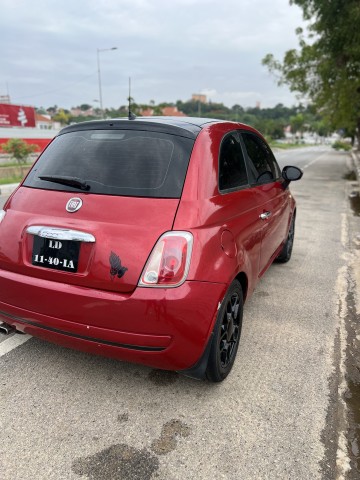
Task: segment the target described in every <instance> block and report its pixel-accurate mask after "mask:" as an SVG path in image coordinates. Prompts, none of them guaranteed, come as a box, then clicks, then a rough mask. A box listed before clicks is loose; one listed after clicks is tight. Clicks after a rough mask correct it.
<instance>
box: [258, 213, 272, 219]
mask: <svg viewBox="0 0 360 480" xmlns="http://www.w3.org/2000/svg"><path fill="white" fill-rule="evenodd" d="M259 216H260V218H261V220H266V219H267V218H269V217H271V212H264V213H262V214H261V215H259Z"/></svg>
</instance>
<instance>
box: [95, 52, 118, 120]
mask: <svg viewBox="0 0 360 480" xmlns="http://www.w3.org/2000/svg"><path fill="white" fill-rule="evenodd" d="M110 50H117V47H112V48H98V49H97V50H96V53H97V67H98V80H99V100H100V110H101V116H102V118H104V110H103V103H102V90H101V73H100V53H101V52H108V51H110Z"/></svg>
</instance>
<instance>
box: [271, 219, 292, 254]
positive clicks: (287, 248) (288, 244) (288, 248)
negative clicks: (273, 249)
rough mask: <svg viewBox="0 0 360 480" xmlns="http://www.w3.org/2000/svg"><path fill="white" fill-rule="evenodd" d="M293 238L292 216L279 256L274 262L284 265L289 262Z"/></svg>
mask: <svg viewBox="0 0 360 480" xmlns="http://www.w3.org/2000/svg"><path fill="white" fill-rule="evenodd" d="M294 238H295V216H293V218H292V220H291V224H290V228H289V233H288V236H287V239H286V242H285V244H284V246H283V248H282V250H281V252H280V253H279V255H278V256H277V257H276V261H277V262H279V263H286V262H288V261H289V260H290V258H291V254H292V249H293V246H294Z"/></svg>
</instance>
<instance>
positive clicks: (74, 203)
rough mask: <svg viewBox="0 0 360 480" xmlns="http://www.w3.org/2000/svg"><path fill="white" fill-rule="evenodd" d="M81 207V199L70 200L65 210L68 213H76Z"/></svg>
mask: <svg viewBox="0 0 360 480" xmlns="http://www.w3.org/2000/svg"><path fill="white" fill-rule="evenodd" d="M81 206H82V200H81V198H77V197H75V198H70V200H69V201H68V202H67V204H66V210H67V211H68V212H70V213H74V212H77V211H78V210H79V208H81Z"/></svg>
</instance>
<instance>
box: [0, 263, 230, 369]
mask: <svg viewBox="0 0 360 480" xmlns="http://www.w3.org/2000/svg"><path fill="white" fill-rule="evenodd" d="M225 291H226V285H224V284H217V283H206V282H185V283H184V284H183V285H181V286H180V287H178V288H172V289H157V288H137V289H135V291H134V292H133V293H132V294H120V293H113V292H104V291H100V290H93V289H88V288H83V287H76V286H73V285H68V284H64V283H59V282H51V281H48V280H41V279H37V278H33V277H27V276H24V275H20V274H17V273H13V272H8V271H4V270H0V320H3V321H5V322H6V323H9V324H10V325H12V326H14V327H15V328H16V329H17V330H20V331H22V332H25V333H28V334H30V335H34V336H37V337H40V338H42V339H44V340H48V341H51V342H54V343H58V344H60V345H63V346H66V347H70V348H75V349H77V350H82V351H86V352H89V353H95V354H100V355H105V356H108V357H113V358H117V359H120V360H126V361H130V362H136V363H142V364H145V365H149V366H152V367H155V368H163V369H168V370H185V369H189V368H191V367H192V366H193V365H194V364H195V363H196V362H197V361H198V360H199V358H200V357H201V355H202V353H203V352H204V349H205V347H206V344H207V341H208V339H209V336H210V334H211V331H212V329H213V325H214V322H215V319H216V313H217V307H218V303H219V301H221V300H222V298H223V296H224V295H225Z"/></svg>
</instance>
